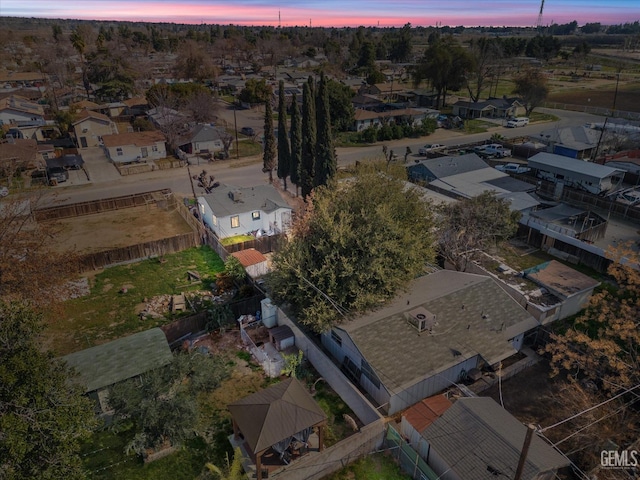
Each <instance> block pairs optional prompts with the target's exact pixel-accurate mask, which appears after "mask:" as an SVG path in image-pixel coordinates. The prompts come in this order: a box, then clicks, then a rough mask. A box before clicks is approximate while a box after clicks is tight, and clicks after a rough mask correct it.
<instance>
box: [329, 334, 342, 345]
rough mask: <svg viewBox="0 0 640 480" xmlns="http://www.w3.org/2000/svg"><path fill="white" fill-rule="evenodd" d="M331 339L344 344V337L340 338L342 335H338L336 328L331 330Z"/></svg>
mask: <svg viewBox="0 0 640 480" xmlns="http://www.w3.org/2000/svg"><path fill="white" fill-rule="evenodd" d="M331 340H333V341H334V342H336V343H337V344H338V345H340V346H342V338H340V335H338V334H337V333H336V331H335V330H331Z"/></svg>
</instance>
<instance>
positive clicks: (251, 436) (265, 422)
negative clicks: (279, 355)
mask: <svg viewBox="0 0 640 480" xmlns="http://www.w3.org/2000/svg"><path fill="white" fill-rule="evenodd" d="M228 408H229V411H230V412H231V416H232V417H233V419H234V420H235V422H236V423H237V425H238V428H239V429H240V431H241V432H242V434H243V435H244V438H245V440H246V442H247V444H248V445H249V448H251V450H252V451H253V453H259V452H262V451H263V450H266V449H267V448H269V447H270V446H272V445H274V444H276V443H278V442H280V441H282V440H284V439H286V438H288V437H291V436H292V435H294V434H296V433H298V432H301V431H303V430H304V429H306V428H308V427H313V426H315V425H318V424H320V423H322V422H324V421H325V420H326V419H327V416H326V414H325V413H324V411H323V410H322V409H321V408H320V407H319V406H318V404H317V403H316V402H315V400H314V399H313V397H312V396H311V395H310V394H309V392H307V389H306V388H305V387H304V386H303V385H302V384H301V383H300V382H299V381H298V380H297V379H295V378H289V379H287V380H284V381H283V382H280V383H277V384H276V385H273V386H271V387H269V388H266V389H264V390H261V391H259V392H256V393H254V394H253V395H249V396H248V397H245V398H242V399H240V400H238V401H237V402H233V403H232V404H230V405H229V406H228Z"/></svg>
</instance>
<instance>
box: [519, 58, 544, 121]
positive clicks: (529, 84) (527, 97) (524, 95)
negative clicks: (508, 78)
mask: <svg viewBox="0 0 640 480" xmlns="http://www.w3.org/2000/svg"><path fill="white" fill-rule="evenodd" d="M513 82H514V83H515V85H516V86H515V88H514V89H513V93H515V94H517V95H519V96H520V98H521V99H522V103H523V104H524V106H525V108H526V110H527V113H526V115H527V116H530V115H531V113H532V112H533V110H534V109H535V108H536V107H538V106H540V105H542V104H543V103H544V101H545V100H546V99H547V96H548V95H549V85H548V83H547V78H546V77H545V76H544V75H543V74H542V72H541V71H540V70H539V69H537V68H527V69H524V70H522V71H521V72H520V73H519V74H518V75H516V76H515V77H514V78H513Z"/></svg>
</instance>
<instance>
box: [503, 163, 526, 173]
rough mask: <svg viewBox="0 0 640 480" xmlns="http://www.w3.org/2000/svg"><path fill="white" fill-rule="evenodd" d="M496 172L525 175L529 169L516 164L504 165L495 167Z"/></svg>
mask: <svg viewBox="0 0 640 480" xmlns="http://www.w3.org/2000/svg"><path fill="white" fill-rule="evenodd" d="M496 170H500V171H501V172H504V173H527V172H530V171H531V169H530V168H529V167H525V166H524V165H518V164H517V163H506V164H504V165H496Z"/></svg>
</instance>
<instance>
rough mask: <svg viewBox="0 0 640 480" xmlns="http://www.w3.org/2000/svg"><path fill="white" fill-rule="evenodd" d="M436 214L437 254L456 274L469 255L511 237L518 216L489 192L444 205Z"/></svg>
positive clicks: (465, 264) (463, 265)
mask: <svg viewBox="0 0 640 480" xmlns="http://www.w3.org/2000/svg"><path fill="white" fill-rule="evenodd" d="M440 214H441V218H442V221H441V223H440V228H439V230H438V240H439V245H440V254H441V255H442V256H443V257H444V259H445V260H447V261H449V262H450V263H451V264H452V265H454V267H455V269H456V270H458V271H464V270H465V269H466V266H467V263H468V262H469V260H470V259H472V258H473V252H475V251H477V250H482V249H486V248H489V247H492V246H495V244H496V243H497V242H499V241H502V240H506V239H508V238H509V237H511V236H513V235H514V234H515V233H516V231H517V230H518V221H519V220H520V216H521V214H520V212H518V211H511V209H510V207H509V202H508V201H507V200H504V199H502V198H498V197H496V195H495V193H493V192H484V193H482V194H480V195H478V196H476V197H473V198H468V199H464V200H461V201H459V202H454V203H451V204H449V205H445V206H444V207H442V209H441V212H440Z"/></svg>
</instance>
